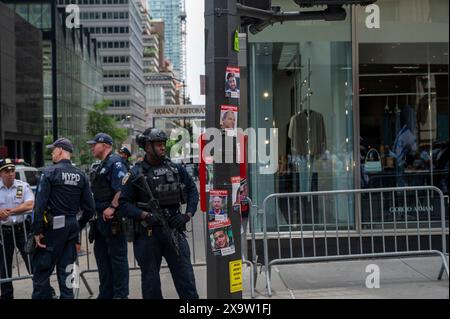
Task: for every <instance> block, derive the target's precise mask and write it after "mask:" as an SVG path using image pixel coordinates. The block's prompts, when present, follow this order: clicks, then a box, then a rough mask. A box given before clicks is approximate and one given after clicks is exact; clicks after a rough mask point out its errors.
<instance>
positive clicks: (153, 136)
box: [136, 128, 167, 148]
mask: <svg viewBox="0 0 450 319" xmlns="http://www.w3.org/2000/svg"><path fill="white" fill-rule="evenodd" d="M165 141H167V134H166V133H165V132H164V131H163V130H161V129H159V128H148V129H146V130H145V131H144V133H142V134H138V135H137V136H136V143H137V144H138V145H139V147H141V148H145V143H147V142H165Z"/></svg>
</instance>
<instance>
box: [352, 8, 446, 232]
mask: <svg viewBox="0 0 450 319" xmlns="http://www.w3.org/2000/svg"><path fill="white" fill-rule="evenodd" d="M379 6H380V10H381V12H382V15H381V21H380V23H381V28H380V29H379V30H375V29H367V28H365V25H364V20H363V17H364V13H363V12H361V10H360V9H359V10H358V11H357V17H358V20H357V34H356V39H357V44H356V45H357V48H358V51H359V114H360V117H359V118H360V126H359V128H360V136H361V138H360V152H361V157H360V160H361V166H360V167H361V171H360V172H361V178H360V185H361V188H386V187H404V186H425V185H428V186H436V187H438V188H440V189H441V190H442V192H443V193H444V194H448V163H449V161H448V141H449V139H448V131H449V129H448V110H449V106H448V1H445V0H429V1H422V0H420V1H408V3H406V2H405V1H401V0H396V1H393V0H391V1H380V2H379ZM376 199H377V198H375V199H374V200H375V201H376ZM415 201H416V198H415V196H409V197H408V198H407V202H412V203H411V205H410V204H409V203H407V204H406V206H413V205H414V202H415ZM417 201H418V202H419V205H420V207H426V209H424V210H422V211H421V212H420V213H417V212H414V211H411V212H410V213H408V216H407V217H406V218H408V220H410V221H411V222H414V221H416V220H417V219H419V220H424V219H426V218H427V217H428V216H427V214H428V213H430V215H431V216H430V217H431V218H432V219H437V220H439V219H440V216H439V214H437V213H438V211H437V209H438V208H439V204H438V203H436V201H435V199H434V198H431V199H430V198H429V196H428V193H427V192H419V194H418V200H417ZM387 204H388V207H387V208H386V209H384V216H381V215H380V214H379V213H378V214H377V216H375V217H374V218H375V221H377V222H381V217H383V220H384V221H391V220H392V219H393V212H395V211H398V206H404V204H403V203H402V204H400V205H399V204H398V203H397V204H395V203H394V202H393V200H392V199H391V198H390V197H389V200H388V202H387ZM368 206H369V201H368V199H367V198H364V197H363V198H362V207H361V209H362V217H363V220H362V222H363V227H364V222H366V221H367V222H368V221H369V216H368V214H367V212H368V211H369V207H368ZM376 211H380V209H376ZM401 218H402V219H405V217H401ZM425 226H426V225H425Z"/></svg>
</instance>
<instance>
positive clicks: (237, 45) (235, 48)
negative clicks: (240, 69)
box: [233, 30, 240, 52]
mask: <svg viewBox="0 0 450 319" xmlns="http://www.w3.org/2000/svg"><path fill="white" fill-rule="evenodd" d="M233 49H234V51H236V52H239V51H240V48H239V32H238V31H237V30H236V31H235V32H234V47H233Z"/></svg>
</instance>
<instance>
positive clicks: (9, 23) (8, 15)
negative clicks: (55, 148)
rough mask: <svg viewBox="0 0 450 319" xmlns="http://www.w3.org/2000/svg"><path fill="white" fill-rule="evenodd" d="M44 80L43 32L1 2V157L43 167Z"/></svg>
mask: <svg viewBox="0 0 450 319" xmlns="http://www.w3.org/2000/svg"><path fill="white" fill-rule="evenodd" d="M25 62H26V63H25ZM42 79H43V73H42V34H41V32H40V30H39V29H38V28H36V27H34V26H32V25H31V24H30V23H28V22H27V21H26V20H25V19H23V18H21V17H20V16H19V15H17V14H16V13H15V12H14V11H12V10H10V9H9V8H8V7H6V6H5V5H3V4H1V3H0V157H2V158H4V157H10V158H17V159H19V158H21V159H24V160H25V161H26V162H27V163H29V164H31V165H34V166H42V165H43V153H42V150H43V148H42V143H43V138H42V137H43V133H44V121H43V113H44V103H43V85H42Z"/></svg>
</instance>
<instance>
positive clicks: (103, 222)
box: [87, 133, 129, 299]
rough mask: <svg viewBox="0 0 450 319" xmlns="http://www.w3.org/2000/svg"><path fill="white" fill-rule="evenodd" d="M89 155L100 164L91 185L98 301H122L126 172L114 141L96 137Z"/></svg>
mask: <svg viewBox="0 0 450 319" xmlns="http://www.w3.org/2000/svg"><path fill="white" fill-rule="evenodd" d="M87 143H88V144H90V145H91V150H92V154H93V155H94V157H95V158H97V159H99V160H101V161H102V162H101V164H100V165H99V166H98V167H97V169H96V170H95V172H94V176H93V179H92V181H91V187H92V192H93V193H94V199H95V208H96V211H97V220H96V223H95V225H96V227H95V235H94V240H95V243H94V255H95V259H96V261H97V267H98V272H99V279H100V287H99V295H98V297H97V298H98V299H113V298H114V299H125V298H128V294H129V287H128V283H129V268H128V251H127V246H128V244H127V237H126V235H127V234H126V228H125V225H126V221H125V220H124V218H123V216H120V212H119V210H118V206H119V196H120V188H121V186H122V179H123V177H124V176H125V174H126V173H127V172H128V171H127V169H126V167H125V165H124V164H123V162H122V159H121V157H120V156H119V155H117V154H115V153H114V152H113V139H112V138H111V136H109V135H108V134H106V133H98V134H97V135H96V136H95V138H94V139H93V140H92V141H88V142H87Z"/></svg>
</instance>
